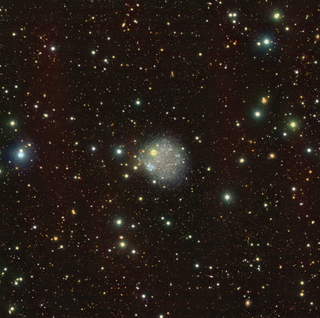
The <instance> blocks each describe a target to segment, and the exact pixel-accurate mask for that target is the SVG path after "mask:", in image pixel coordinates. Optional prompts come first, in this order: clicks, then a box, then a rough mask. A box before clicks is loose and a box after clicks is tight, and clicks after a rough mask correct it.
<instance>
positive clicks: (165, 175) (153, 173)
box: [138, 137, 189, 187]
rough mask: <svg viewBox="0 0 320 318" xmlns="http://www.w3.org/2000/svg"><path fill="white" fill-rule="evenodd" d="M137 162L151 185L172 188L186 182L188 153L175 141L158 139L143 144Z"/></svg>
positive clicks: (163, 138) (168, 138) (167, 138)
mask: <svg viewBox="0 0 320 318" xmlns="http://www.w3.org/2000/svg"><path fill="white" fill-rule="evenodd" d="M138 160H139V161H140V163H141V165H142V166H143V169H144V171H145V173H146V174H147V175H148V177H149V179H150V181H151V182H152V183H153V184H156V185H160V186H162V187H172V186H178V185H181V184H182V183H183V182H184V181H185V180H187V172H188V162H189V160H188V152H187V149H186V148H185V147H184V146H183V145H182V144H181V143H180V142H179V141H178V140H176V139H173V138H171V137H160V138H155V139H154V140H152V141H150V142H147V143H145V144H144V145H143V146H142V147H141V149H140V150H139V156H138Z"/></svg>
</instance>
